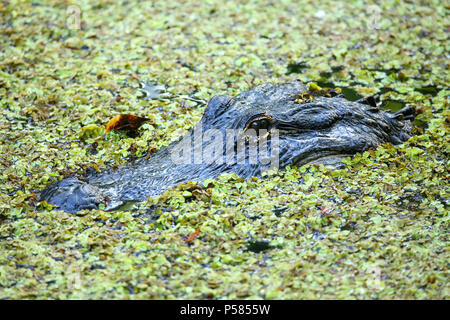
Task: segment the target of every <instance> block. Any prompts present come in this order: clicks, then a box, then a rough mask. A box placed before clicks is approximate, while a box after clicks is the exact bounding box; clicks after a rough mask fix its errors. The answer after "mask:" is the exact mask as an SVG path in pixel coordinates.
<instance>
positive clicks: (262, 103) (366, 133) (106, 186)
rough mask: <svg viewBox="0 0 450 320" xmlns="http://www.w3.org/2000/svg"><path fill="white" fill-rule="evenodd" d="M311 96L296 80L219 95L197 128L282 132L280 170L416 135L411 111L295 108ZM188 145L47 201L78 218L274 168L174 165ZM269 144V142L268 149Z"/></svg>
mask: <svg viewBox="0 0 450 320" xmlns="http://www.w3.org/2000/svg"><path fill="white" fill-rule="evenodd" d="M305 91H306V88H305V87H304V86H303V85H302V84H301V83H300V82H293V83H287V84H276V85H272V84H264V85H260V86H258V87H255V88H253V89H251V90H249V91H246V92H243V93H241V94H240V95H238V96H236V97H234V98H231V97H229V96H224V95H221V96H215V97H213V98H212V99H211V100H210V101H209V103H208V106H207V107H206V110H205V112H204V115H203V118H202V120H201V122H200V124H199V125H201V127H202V129H203V130H204V131H205V130H206V129H217V130H219V131H220V132H221V133H222V134H223V135H224V137H225V136H226V131H225V130H226V129H237V130H239V131H240V132H244V131H245V130H246V129H248V128H253V127H254V128H255V129H267V130H268V131H270V130H274V129H277V130H279V131H278V132H279V167H280V168H283V167H285V166H287V165H294V164H295V165H298V166H301V165H304V164H307V163H322V164H326V165H337V164H339V162H340V160H342V159H343V158H344V157H347V156H349V155H353V154H355V153H357V152H363V151H365V150H369V149H374V148H376V147H377V146H378V145H380V144H382V143H385V142H391V143H393V144H399V143H402V142H403V141H406V140H407V139H408V138H409V137H410V134H411V122H410V120H411V119H412V113H413V109H412V108H405V109H402V110H400V111H399V112H397V113H395V114H391V113H387V112H384V111H381V110H379V109H378V108H377V107H375V106H372V105H366V104H363V103H358V102H350V101H347V100H346V99H344V98H342V97H333V98H328V97H316V98H315V99H314V100H312V101H309V102H307V103H302V104H299V103H296V102H295V100H296V99H297V98H298V96H299V94H301V93H302V92H305ZM261 118H264V120H263V122H262V124H261V121H260V122H256V124H255V123H254V121H257V120H254V119H261ZM258 125H259V127H258ZM191 132H193V131H192V130H191ZM204 140H207V139H204ZM183 141H185V140H182V139H180V140H179V141H177V142H174V143H172V144H171V145H169V146H168V147H166V148H163V149H161V150H159V151H158V152H157V153H156V154H155V155H154V156H152V157H151V158H150V159H148V160H147V159H145V158H140V159H138V160H135V161H133V162H130V163H129V164H127V165H125V166H123V167H121V168H119V169H117V170H115V171H114V170H112V169H108V170H106V171H104V172H102V173H99V174H95V175H92V176H90V177H87V180H88V182H83V181H80V180H78V179H76V178H67V179H64V180H61V181H60V182H57V183H54V184H52V185H50V186H48V187H47V188H46V189H45V190H44V191H43V192H42V194H41V200H46V201H47V202H48V203H50V204H53V205H57V206H59V208H60V209H62V210H65V211H67V212H72V213H74V212H77V211H79V210H81V209H92V208H97V207H98V204H99V203H104V204H105V205H106V210H111V209H114V208H116V207H118V206H120V205H121V204H123V203H125V202H127V201H142V200H145V199H147V198H148V197H149V196H155V195H158V194H161V193H162V192H164V191H165V190H167V189H169V188H171V187H173V186H175V185H177V184H179V183H181V182H186V181H199V182H201V181H203V180H205V179H210V178H216V177H218V176H219V175H221V174H222V173H236V174H238V175H239V176H241V177H243V178H246V179H248V178H250V177H251V176H258V175H260V174H261V172H262V171H264V170H266V169H268V168H269V165H268V164H261V163H260V162H258V163H256V164H255V163H249V161H248V159H246V161H245V163H234V164H230V163H228V162H227V163H216V162H214V163H200V164H194V163H180V164H177V163H174V161H172V157H171V154H172V151H173V150H174V148H177V147H179V146H180V143H182V142H183ZM236 141H237V138H233V140H232V143H231V144H230V145H227V146H225V145H224V143H222V142H221V146H220V147H219V148H220V150H223V152H225V151H233V150H235V149H236V146H235V145H236ZM212 143H214V140H208V141H206V142H204V143H203V148H205V147H207V146H208V145H211V144H212ZM271 143H272V142H271V139H268V148H269V150H271V149H270V148H271ZM194 145H195V144H194ZM197 146H198V145H197ZM192 151H195V150H194V149H192ZM224 154H225V153H224ZM219 156H223V155H219Z"/></svg>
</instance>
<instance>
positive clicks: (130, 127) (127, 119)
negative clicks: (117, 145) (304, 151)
mask: <svg viewBox="0 0 450 320" xmlns="http://www.w3.org/2000/svg"><path fill="white" fill-rule="evenodd" d="M148 120H149V119H147V118H142V117H138V116H134V115H132V114H119V115H118V116H115V117H114V118H112V119H111V120H109V121H108V123H107V124H106V130H105V133H108V132H110V131H112V130H115V131H120V130H127V131H131V132H133V133H134V132H136V130H137V129H138V128H139V127H140V126H141V125H142V124H143V123H144V122H145V121H148Z"/></svg>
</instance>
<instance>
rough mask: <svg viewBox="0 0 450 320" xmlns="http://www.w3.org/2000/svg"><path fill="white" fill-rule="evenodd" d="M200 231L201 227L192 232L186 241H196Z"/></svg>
mask: <svg viewBox="0 0 450 320" xmlns="http://www.w3.org/2000/svg"><path fill="white" fill-rule="evenodd" d="M199 233H200V229H197V230H195V232H194V233H193V234H191V235H190V236H189V237H188V238H187V239H186V240H184V241H185V242H188V243H189V242H192V241H194V239H195V238H196V237H197V236H198V235H199Z"/></svg>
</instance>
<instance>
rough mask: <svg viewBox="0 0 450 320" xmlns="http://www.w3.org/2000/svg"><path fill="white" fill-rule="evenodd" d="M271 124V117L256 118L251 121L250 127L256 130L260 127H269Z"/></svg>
mask: <svg viewBox="0 0 450 320" xmlns="http://www.w3.org/2000/svg"><path fill="white" fill-rule="evenodd" d="M269 126H270V121H269V119H259V120H255V121H253V122H252V123H250V125H249V128H250V129H255V130H260V129H268V128H269Z"/></svg>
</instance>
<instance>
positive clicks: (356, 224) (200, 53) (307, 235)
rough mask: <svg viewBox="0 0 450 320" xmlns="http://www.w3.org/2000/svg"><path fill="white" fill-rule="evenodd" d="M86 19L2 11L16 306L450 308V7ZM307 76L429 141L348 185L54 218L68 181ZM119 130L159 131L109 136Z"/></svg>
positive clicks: (354, 5)
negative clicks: (206, 303) (367, 302)
mask: <svg viewBox="0 0 450 320" xmlns="http://www.w3.org/2000/svg"><path fill="white" fill-rule="evenodd" d="M72 5H74V6H75V7H70V8H69V7H68V4H67V2H65V1H51V2H50V1H48V2H46V1H34V2H28V1H9V2H7V3H2V4H0V16H1V18H0V21H1V29H0V33H1V35H2V36H1V38H0V39H1V40H0V49H1V50H0V108H1V110H2V112H1V115H0V131H1V136H2V139H1V142H0V152H1V154H2V157H1V158H0V298H4V299H14V298H21V299H24V298H25V299H46V298H56V299H67V298H71V299H77V298H83V299H104V298H110V299H177V298H184V299H223V298H227V299H308V298H312V299H317V298H323V299H329V298H331V299H336V298H337V299H353V298H358V299H373V298H377V299H399V298H403V299H447V298H448V297H449V284H448V263H449V255H448V223H449V220H448V213H447V212H448V191H449V190H448V183H447V181H448V178H449V174H448V168H449V162H448V154H449V137H448V124H449V111H448V99H449V93H450V90H449V88H448V79H449V76H448V69H449V68H448V49H449V45H448V23H447V22H446V15H447V14H448V7H445V6H443V5H442V4H441V3H440V2H439V1H429V2H427V4H425V3H424V2H420V1H409V2H408V3H403V2H399V1H381V2H380V1H379V2H377V3H376V4H375V3H373V4H366V3H365V2H363V1H351V2H348V3H337V2H333V1H321V2H317V1H295V2H294V1H292V2H291V1H228V2H219V1H205V2H204V4H203V5H202V6H198V5H196V2H195V1H184V2H180V1H164V2H162V1H161V2H156V3H150V2H137V1H107V0H104V1H96V2H95V4H94V3H93V2H92V3H91V2H90V1H78V2H75V1H74V2H73V3H72ZM77 12H80V14H81V15H80V21H79V22H80V23H79V25H78V24H77V23H76V22H77V15H76V13H77ZM68 22H70V23H69V24H68ZM294 79H300V80H302V81H304V82H315V83H317V84H319V85H320V86H324V85H323V84H324V83H325V84H326V83H331V84H333V85H334V86H337V87H342V88H352V89H353V90H355V92H356V93H357V94H359V95H361V96H364V95H370V94H374V93H382V94H381V99H382V100H383V101H402V102H404V103H407V104H409V105H412V106H415V107H417V108H418V109H420V110H421V114H420V115H419V116H418V118H419V120H421V121H423V122H425V123H426V124H427V129H426V130H425V131H424V132H420V133H421V134H420V135H417V136H414V137H413V138H411V139H410V140H409V141H408V142H406V143H404V144H403V145H401V146H395V147H394V146H392V145H389V144H386V145H383V146H380V147H379V148H378V149H377V150H373V151H369V152H365V153H363V154H359V155H356V156H355V157H353V158H352V159H347V160H346V163H347V166H346V167H345V168H343V169H339V170H334V171H331V170H329V169H327V168H323V167H317V166H305V167H301V168H296V167H288V168H286V170H282V171H280V172H271V173H269V174H268V175H267V176H265V177H263V178H261V179H256V178H255V179H252V180H250V181H244V180H242V179H241V178H239V177H237V176H235V175H224V176H221V177H220V178H218V179H217V180H210V181H206V182H205V183H204V184H203V185H202V186H196V184H193V183H187V184H182V185H180V186H177V187H176V188H174V190H169V191H167V192H166V193H164V194H163V195H161V196H159V197H155V198H153V199H149V200H148V201H145V202H142V203H138V204H134V205H132V206H128V207H127V208H124V209H123V210H119V211H114V212H104V211H103V210H100V209H99V210H93V211H82V212H80V213H79V214H78V215H70V214H67V213H65V212H61V211H56V210H52V207H51V206H49V205H48V204H46V203H38V198H37V194H38V192H39V190H42V189H43V188H44V187H45V186H46V185H48V184H49V183H50V182H52V181H56V180H57V179H61V178H63V177H64V176H66V175H69V174H80V173H82V172H85V171H88V170H93V169H94V170H96V169H98V168H102V167H104V166H107V165H110V166H117V165H120V164H121V163H123V162H125V161H127V159H129V158H130V157H139V156H151V154H152V153H153V152H154V151H155V150H157V149H158V148H160V147H162V146H164V145H167V144H169V143H170V141H173V140H174V139H177V138H178V137H180V136H181V135H183V134H184V133H185V132H186V130H187V129H189V128H191V127H192V126H193V125H194V124H195V123H196V122H197V121H198V120H200V117H201V114H202V111H203V109H204V102H205V101H208V99H209V98H210V97H212V96H213V95H216V94H224V93H226V94H230V95H235V94H238V93H239V92H241V91H243V90H247V89H249V88H251V87H252V86H254V85H258V84H261V83H264V82H267V81H271V82H276V83H279V82H285V81H291V80H294ZM142 84H144V85H142ZM151 84H152V85H151ZM162 88H164V90H163V89H162ZM121 113H132V114H136V115H140V116H145V117H147V118H149V119H151V123H152V125H150V124H144V125H143V126H142V127H141V128H140V129H139V132H140V135H139V136H138V137H136V138H129V137H127V136H125V135H121V134H117V133H114V132H111V133H108V134H107V135H105V136H102V135H101V132H100V129H101V128H102V126H103V125H104V124H105V123H106V122H107V121H108V120H109V119H111V118H112V117H113V116H115V115H117V114H121ZM422 131H423V130H422ZM280 208H282V209H280ZM197 229H199V230H200V233H199V235H198V236H197V237H196V238H195V239H194V240H193V241H192V242H189V243H187V242H185V240H186V239H187V238H188V237H189V236H190V235H192V234H193V233H194V232H195V230H197ZM254 244H259V245H260V246H262V247H263V248H262V249H261V250H259V249H258V248H259V247H257V248H256V249H258V250H256V249H255V250H249V248H250V249H252V248H253V247H252V246H253V245H254Z"/></svg>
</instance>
